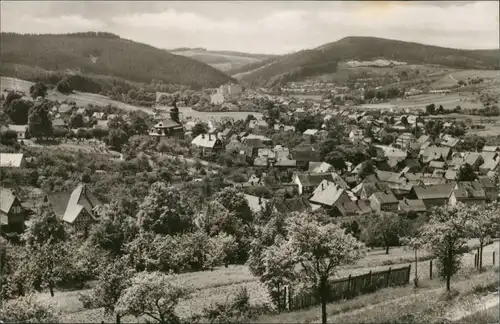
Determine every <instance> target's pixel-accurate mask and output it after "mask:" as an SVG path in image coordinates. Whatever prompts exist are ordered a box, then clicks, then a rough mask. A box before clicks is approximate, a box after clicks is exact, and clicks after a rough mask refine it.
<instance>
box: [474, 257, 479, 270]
mask: <svg viewBox="0 0 500 324" xmlns="http://www.w3.org/2000/svg"><path fill="white" fill-rule="evenodd" d="M477 263H478V262H477V254H474V268H477Z"/></svg>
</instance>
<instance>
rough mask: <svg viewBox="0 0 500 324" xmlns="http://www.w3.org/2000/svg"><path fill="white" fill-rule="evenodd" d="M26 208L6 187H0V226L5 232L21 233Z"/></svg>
mask: <svg viewBox="0 0 500 324" xmlns="http://www.w3.org/2000/svg"><path fill="white" fill-rule="evenodd" d="M25 217H26V210H25V209H24V208H23V207H22V206H21V202H20V201H19V199H18V198H17V196H16V195H15V193H14V192H13V191H12V190H10V189H7V188H3V187H0V226H1V227H2V230H5V231H6V232H16V233H22V232H23V230H24V220H25Z"/></svg>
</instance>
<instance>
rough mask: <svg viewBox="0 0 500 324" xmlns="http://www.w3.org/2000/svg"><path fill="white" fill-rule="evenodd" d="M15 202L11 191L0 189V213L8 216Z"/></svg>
mask: <svg viewBox="0 0 500 324" xmlns="http://www.w3.org/2000/svg"><path fill="white" fill-rule="evenodd" d="M15 200H16V196H15V195H14V193H13V192H12V190H10V189H7V188H3V187H0V212H3V213H5V214H8V213H9V211H10V209H11V208H12V204H13V203H14V201H15Z"/></svg>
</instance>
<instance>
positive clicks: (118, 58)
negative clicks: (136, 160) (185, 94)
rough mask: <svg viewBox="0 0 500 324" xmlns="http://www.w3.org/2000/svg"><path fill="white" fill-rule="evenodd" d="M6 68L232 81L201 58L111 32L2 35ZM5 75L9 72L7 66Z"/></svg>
mask: <svg viewBox="0 0 500 324" xmlns="http://www.w3.org/2000/svg"><path fill="white" fill-rule="evenodd" d="M1 43H2V47H1V49H0V54H1V57H2V66H3V65H4V64H7V65H12V64H19V65H23V66H29V67H32V68H41V69H44V70H49V71H66V72H78V73H83V74H93V75H106V76H113V77H119V78H123V79H126V80H130V81H133V82H144V83H149V82H150V81H151V80H152V79H156V80H161V81H163V82H164V83H172V84H182V85H188V86H191V87H195V88H199V87H215V86H218V85H220V84H223V83H226V82H229V81H231V78H230V77H229V76H227V75H226V74H224V73H223V72H221V71H219V70H217V69H215V68H213V67H211V66H208V65H206V64H204V63H201V62H199V61H197V60H194V59H191V58H188V57H184V56H181V55H174V54H171V53H168V52H166V51H164V50H161V49H158V48H155V47H152V46H149V45H145V44H141V43H137V42H133V41H130V40H126V39H121V38H119V37H118V36H116V35H113V34H109V33H79V34H65V35H64V34H63V35H20V34H14V33H1ZM2 73H4V74H5V72H4V71H3V68H2Z"/></svg>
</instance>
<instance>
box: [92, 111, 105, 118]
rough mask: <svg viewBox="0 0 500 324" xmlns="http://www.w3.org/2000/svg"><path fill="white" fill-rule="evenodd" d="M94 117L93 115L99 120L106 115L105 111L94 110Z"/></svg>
mask: <svg viewBox="0 0 500 324" xmlns="http://www.w3.org/2000/svg"><path fill="white" fill-rule="evenodd" d="M92 117H93V118H95V119H97V120H99V119H103V117H104V113H103V112H98V111H96V112H94V113H93V114H92Z"/></svg>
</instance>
